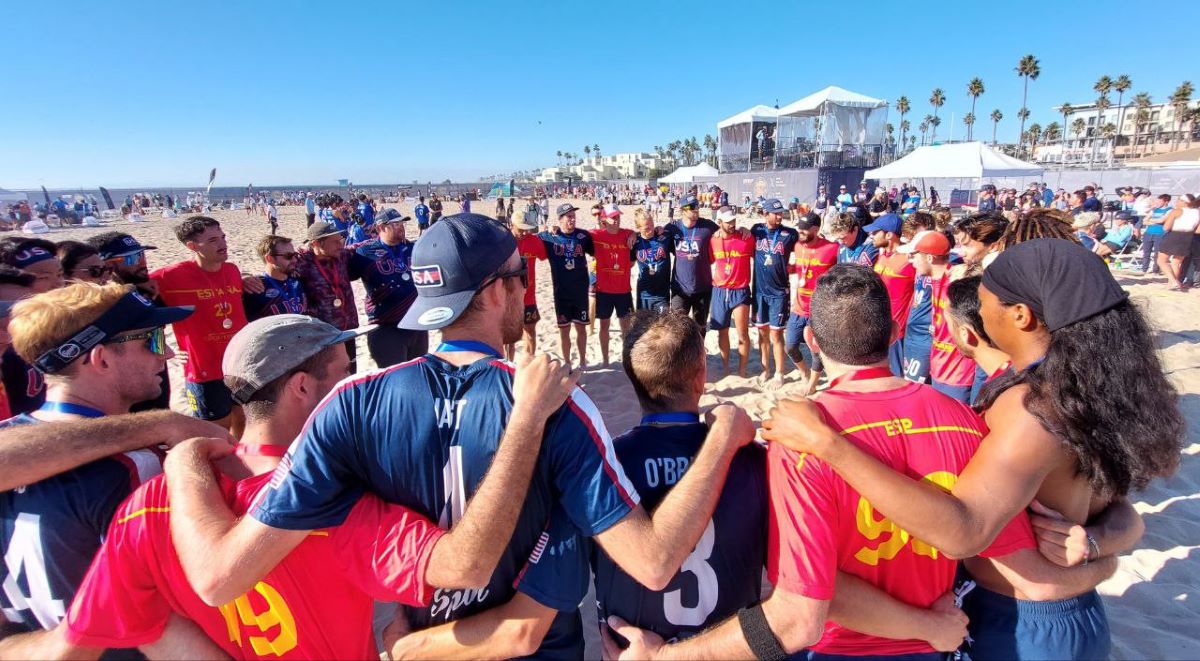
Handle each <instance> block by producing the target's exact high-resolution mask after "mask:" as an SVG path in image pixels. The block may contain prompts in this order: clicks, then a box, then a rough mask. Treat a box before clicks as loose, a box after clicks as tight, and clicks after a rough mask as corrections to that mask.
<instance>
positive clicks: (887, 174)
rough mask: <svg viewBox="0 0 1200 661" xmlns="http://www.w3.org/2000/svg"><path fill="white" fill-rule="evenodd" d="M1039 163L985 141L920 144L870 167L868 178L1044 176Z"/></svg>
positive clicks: (867, 173)
mask: <svg viewBox="0 0 1200 661" xmlns="http://www.w3.org/2000/svg"><path fill="white" fill-rule="evenodd" d="M1044 172H1045V170H1044V169H1043V168H1042V166H1040V165H1036V164H1034V163H1026V162H1025V161H1022V160H1019V159H1015V158H1013V157H1011V156H1007V155H1005V154H1001V153H1000V152H998V151H996V150H994V149H992V148H991V147H988V146H987V145H985V144H983V143H982V142H961V143H957V144H952V145H933V146H930V147H918V148H917V149H916V150H914V151H913V153H911V154H909V155H908V156H905V157H904V158H902V159H900V160H898V161H894V162H892V163H888V164H887V165H885V166H883V167H881V168H875V169H874V170H867V172H866V175H865V176H866V178H867V179H919V178H927V179H934V178H938V177H943V178H965V177H982V178H985V179H994V178H998V177H1041V176H1042V174H1043V173H1044Z"/></svg>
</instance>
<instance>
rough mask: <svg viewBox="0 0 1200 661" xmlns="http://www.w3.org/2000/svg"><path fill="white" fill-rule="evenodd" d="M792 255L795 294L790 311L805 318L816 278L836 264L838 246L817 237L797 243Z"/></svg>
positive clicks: (807, 314)
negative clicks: (793, 260) (806, 241)
mask: <svg viewBox="0 0 1200 661" xmlns="http://www.w3.org/2000/svg"><path fill="white" fill-rule="evenodd" d="M794 255H795V264H793V265H792V271H793V272H794V273H795V274H796V294H795V297H794V299H793V300H792V309H793V310H795V311H796V314H798V315H800V316H801V317H807V316H809V312H810V308H809V306H810V304H811V303H812V293H813V287H815V286H816V285H817V278H820V277H821V276H823V275H825V272H826V271H828V270H829V269H830V267H832V266H833V265H834V264H837V256H838V244H836V243H834V242H832V241H828V240H826V239H825V237H823V236H818V237H817V238H815V239H813V240H812V241H809V242H808V243H797V244H796V250H795V252H794Z"/></svg>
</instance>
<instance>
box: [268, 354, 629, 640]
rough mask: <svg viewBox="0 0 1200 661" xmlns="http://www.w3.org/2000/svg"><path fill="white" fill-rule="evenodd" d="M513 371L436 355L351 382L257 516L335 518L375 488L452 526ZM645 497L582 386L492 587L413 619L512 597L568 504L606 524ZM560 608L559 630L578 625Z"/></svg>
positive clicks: (587, 521) (485, 456)
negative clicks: (528, 562) (529, 560)
mask: <svg viewBox="0 0 1200 661" xmlns="http://www.w3.org/2000/svg"><path fill="white" fill-rule="evenodd" d="M512 372H513V370H512V367H511V365H509V364H508V363H505V362H503V361H500V360H495V359H485V360H480V361H477V362H475V363H473V364H471V365H467V366H463V367H455V366H453V365H451V364H449V363H447V362H445V361H443V360H441V359H440V358H438V357H437V356H434V355H432V354H429V355H426V356H423V357H421V358H417V359H416V360H413V361H409V362H407V363H402V364H400V365H396V366H393V367H389V368H386V369H382V370H375V371H372V372H369V373H367V374H363V375H358V376H354V377H351V378H349V379H347V380H345V381H343V382H342V383H341V384H339V385H338V386H337V387H336V388H335V389H334V390H333V392H332V393H330V394H329V395H328V396H326V398H325V400H324V401H323V402H322V403H321V404H320V405H319V406H318V407H317V410H316V411H315V412H314V413H313V414H312V416H310V418H309V421H308V423H307V424H306V425H305V429H304V430H303V431H302V432H301V434H300V438H299V439H298V440H297V441H296V442H295V443H293V444H292V447H291V449H290V450H289V452H288V455H287V456H286V457H284V459H283V461H282V463H281V464H280V467H279V468H278V469H277V470H276V472H275V476H274V477H273V478H272V480H271V484H270V486H269V488H267V489H265V490H264V492H263V497H262V500H261V501H260V502H259V503H258V504H257V506H256V507H255V508H254V509H253V516H254V517H255V518H256V519H258V520H259V521H261V522H263V523H265V524H267V525H269V526H272V527H275V528H284V529H293V530H312V529H317V528H325V527H328V526H335V525H338V524H340V523H342V521H343V520H344V519H345V517H346V515H347V514H348V513H349V511H350V509H351V507H352V506H353V505H354V503H355V502H356V501H357V500H358V498H359V496H360V494H362V493H363V492H365V491H371V492H374V493H376V494H378V495H379V496H380V497H382V498H383V499H384V500H386V501H388V502H391V503H397V504H401V505H404V506H407V507H409V508H412V509H413V510H415V511H417V512H419V513H421V514H422V515H424V516H427V517H429V518H430V519H432V520H435V521H438V523H439V525H441V526H442V527H443V528H450V527H451V526H452V525H453V524H454V523H455V522H456V521H458V520H459V519H460V518H461V517H462V513H463V509H464V507H465V505H466V503H467V501H468V499H470V498H471V496H472V495H473V494H474V492H475V490H476V489H477V488H478V486H479V483H480V481H481V480H483V477H484V474H485V473H486V472H487V469H488V467H489V466H490V465H491V463H492V459H493V457H494V456H495V453H496V448H497V445H498V444H499V442H500V438H501V436H502V435H503V434H504V428H505V426H506V425H507V424H508V417H509V414H510V412H511V409H512ZM368 410H369V411H371V415H365V414H364V411H368ZM637 503H638V494H637V490H636V489H634V487H633V485H632V483H630V481H629V480H628V478H626V477H625V473H624V471H623V470H622V469H621V465H620V463H618V461H617V457H616V453H615V451H614V450H613V446H612V440H611V439H610V438H609V436H608V432H607V430H606V429H605V427H604V422H603V420H601V418H600V413H599V411H598V410H597V409H596V406H595V404H593V403H592V401H591V399H590V398H589V397H588V396H587V395H586V394H585V393H584V392H583V391H582V390H580V389H578V388H576V389H575V391H574V392H573V393H572V394H571V397H570V399H568V400H567V402H566V403H565V404H564V405H563V406H562V408H561V409H560V410H559V411H558V412H557V413H555V414H554V415H553V416H551V418H550V419H549V421H548V422H547V424H546V432H545V440H544V441H543V443H542V449H541V452H540V454H539V455H538V465H537V467H536V469H535V470H534V474H533V480H532V483H531V484H530V487H529V495H528V497H527V498H526V500H525V503H524V506H523V507H522V509H521V516H520V518H519V519H518V520H517V526H516V530H515V532H514V533H513V536H512V538H511V539H510V540H509V544H508V547H507V549H506V550H505V552H504V554H503V555H502V556H501V558H500V562H499V564H498V565H497V567H496V571H495V572H494V573H493V574H492V578H491V580H490V581H489V583H488V585H487V587H485V588H483V589H476V590H437V591H436V592H435V593H434V596H433V602H432V604H431V605H430V606H429V607H427V608H416V609H410V611H409V615H410V618H411V620H412V621H413V623H414V625H415V626H417V627H425V626H430V625H435V624H441V623H444V622H447V621H450V620H456V619H459V618H462V617H466V616H468V615H472V614H474V613H478V612H480V611H483V610H486V609H488V608H494V607H496V606H498V605H500V604H503V603H505V602H507V601H508V600H509V599H510V598H511V597H512V596H513V594H514V591H515V590H514V583H515V581H516V578H517V576H518V574H519V573H520V571H521V569H522V567H523V566H524V565H525V562H526V560H527V558H528V557H529V554H530V553H531V552H532V551H533V549H534V547H535V545H536V544H537V542H538V538H539V536H540V535H541V534H542V531H543V530H544V529H545V527H546V524H547V522H548V521H549V519H550V514H551V512H552V511H553V510H554V508H555V507H556V506H559V507H561V508H562V510H563V511H564V513H565V516H566V517H567V518H568V519H569V520H570V522H571V524H572V525H573V526H574V527H575V528H576V529H578V530H579V531H580V532H582V533H584V534H585V535H594V534H596V533H599V532H602V531H604V530H606V529H608V527H609V526H611V525H613V524H615V523H616V522H618V521H620V520H621V519H622V518H624V517H625V516H626V515H627V514H628V513H629V512H630V511H631V510H633V509H634V508H635V507H636V506H637ZM560 619H562V621H561V622H556V623H555V625H554V631H555V632H556V635H557V634H558V632H561V631H564V630H565V629H566V628H569V627H570V626H571V623H570V622H569V619H570V618H560ZM556 639H557V638H556Z"/></svg>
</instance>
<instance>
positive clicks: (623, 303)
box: [596, 291, 633, 319]
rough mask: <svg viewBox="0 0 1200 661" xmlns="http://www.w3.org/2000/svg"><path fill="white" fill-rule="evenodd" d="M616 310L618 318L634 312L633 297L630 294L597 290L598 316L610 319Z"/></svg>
mask: <svg viewBox="0 0 1200 661" xmlns="http://www.w3.org/2000/svg"><path fill="white" fill-rule="evenodd" d="M614 311H615V312H616V313H617V319H621V318H623V317H628V316H629V315H631V314H633V299H632V298H630V296H629V294H609V293H605V292H602V291H598V292H596V318H597V319H608V318H610V317H612V315H613V312H614Z"/></svg>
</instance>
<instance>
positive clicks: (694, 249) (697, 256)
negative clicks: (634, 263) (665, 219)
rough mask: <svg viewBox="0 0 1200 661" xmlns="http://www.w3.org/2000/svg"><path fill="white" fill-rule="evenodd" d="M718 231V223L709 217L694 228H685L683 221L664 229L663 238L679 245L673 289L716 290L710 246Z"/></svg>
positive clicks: (698, 221)
mask: <svg viewBox="0 0 1200 661" xmlns="http://www.w3.org/2000/svg"><path fill="white" fill-rule="evenodd" d="M717 229H718V228H717V224H716V223H714V222H713V221H711V220H708V219H707V218H701V219H699V220H697V221H696V224H695V225H693V226H692V227H690V228H689V227H684V226H683V221H682V220H677V221H675V222H673V223H671V224H669V225H667V226H666V227H664V228H663V235H664V236H668V235H669V236H670V237H671V242H672V243H673V244H674V245H675V273H674V275H673V277H672V280H671V284H672V285H673V288H677V289H678V290H679V291H680V292H682V293H684V294H695V293H696V292H707V291H711V290H712V253H711V251H710V250H709V247H708V245H709V243H710V242H712V237H713V234H716V233H717Z"/></svg>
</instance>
